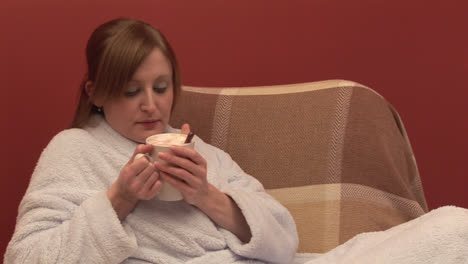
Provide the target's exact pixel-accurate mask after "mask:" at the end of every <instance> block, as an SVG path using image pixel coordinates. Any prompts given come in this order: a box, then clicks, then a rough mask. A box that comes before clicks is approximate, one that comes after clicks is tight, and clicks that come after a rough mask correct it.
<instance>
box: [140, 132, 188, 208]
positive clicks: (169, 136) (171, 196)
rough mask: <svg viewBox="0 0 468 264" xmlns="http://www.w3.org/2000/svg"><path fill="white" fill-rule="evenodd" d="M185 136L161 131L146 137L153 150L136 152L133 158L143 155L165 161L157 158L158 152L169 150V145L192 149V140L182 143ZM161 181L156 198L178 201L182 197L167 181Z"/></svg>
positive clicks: (154, 159)
mask: <svg viewBox="0 0 468 264" xmlns="http://www.w3.org/2000/svg"><path fill="white" fill-rule="evenodd" d="M186 138H187V135H185V134H178V133H163V134H156V135H152V136H150V137H148V138H147V139H146V144H150V145H153V150H152V151H151V152H150V153H148V154H137V155H136V156H135V159H138V158H141V157H143V156H145V157H146V158H148V159H149V160H150V161H151V162H155V161H160V162H166V161H163V160H161V159H159V158H158V153H159V152H170V149H169V148H170V146H174V145H176V146H183V147H186V148H191V149H193V147H194V145H195V143H194V142H193V141H191V142H190V143H184V142H185V139H186ZM161 181H162V187H161V189H160V190H159V192H158V194H157V195H156V198H157V199H159V200H162V201H178V200H182V199H183V196H182V194H181V193H180V191H179V190H177V189H176V188H174V187H173V186H172V185H170V184H169V183H166V182H165V181H163V180H162V179H161Z"/></svg>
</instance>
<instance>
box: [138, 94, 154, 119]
mask: <svg viewBox="0 0 468 264" xmlns="http://www.w3.org/2000/svg"><path fill="white" fill-rule="evenodd" d="M142 100H143V101H142V102H141V105H140V108H141V111H143V112H148V113H152V112H154V111H155V110H156V97H155V95H154V93H153V89H145V93H144V95H143V99H142Z"/></svg>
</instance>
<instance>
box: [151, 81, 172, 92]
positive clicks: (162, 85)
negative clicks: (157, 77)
mask: <svg viewBox="0 0 468 264" xmlns="http://www.w3.org/2000/svg"><path fill="white" fill-rule="evenodd" d="M168 86H169V85H168V84H167V82H158V83H156V84H155V85H154V87H153V89H154V91H155V92H156V93H158V94H162V93H164V92H166V90H167V87H168Z"/></svg>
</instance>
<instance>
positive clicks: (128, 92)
mask: <svg viewBox="0 0 468 264" xmlns="http://www.w3.org/2000/svg"><path fill="white" fill-rule="evenodd" d="M138 92H140V89H138V88H137V87H129V88H128V89H127V90H126V91H125V96H127V97H132V96H135V95H137V94H138Z"/></svg>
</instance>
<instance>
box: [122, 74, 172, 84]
mask: <svg viewBox="0 0 468 264" xmlns="http://www.w3.org/2000/svg"><path fill="white" fill-rule="evenodd" d="M163 80H164V81H172V76H170V75H168V74H163V75H159V76H158V77H157V78H156V79H155V80H154V81H155V82H157V81H163ZM129 82H135V83H139V82H140V81H139V80H135V79H131V80H130V81H129Z"/></svg>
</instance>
